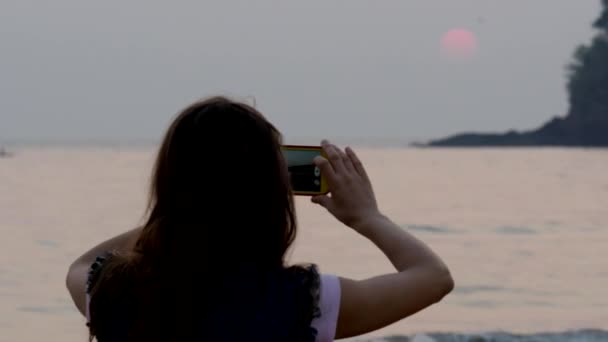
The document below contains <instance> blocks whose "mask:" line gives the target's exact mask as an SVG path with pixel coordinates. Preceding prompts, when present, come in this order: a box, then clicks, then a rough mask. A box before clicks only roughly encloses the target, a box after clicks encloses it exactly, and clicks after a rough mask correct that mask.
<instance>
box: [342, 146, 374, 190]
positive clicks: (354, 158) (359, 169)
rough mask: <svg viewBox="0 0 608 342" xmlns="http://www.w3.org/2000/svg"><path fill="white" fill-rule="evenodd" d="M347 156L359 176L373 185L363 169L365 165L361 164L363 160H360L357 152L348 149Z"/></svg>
mask: <svg viewBox="0 0 608 342" xmlns="http://www.w3.org/2000/svg"><path fill="white" fill-rule="evenodd" d="M346 155H348V159H349V160H350V162H351V163H352V165H353V167H354V168H355V170H356V171H357V173H358V174H359V176H361V177H362V178H363V179H364V180H365V181H366V182H368V183H371V181H370V179H369V176H368V175H367V172H366V171H365V168H364V167H363V163H361V160H360V159H359V157H357V154H356V153H355V151H353V149H352V148H350V147H347V148H346Z"/></svg>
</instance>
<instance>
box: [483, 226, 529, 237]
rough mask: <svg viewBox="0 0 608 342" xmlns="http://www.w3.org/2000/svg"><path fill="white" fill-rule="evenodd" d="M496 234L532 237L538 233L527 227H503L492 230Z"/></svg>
mask: <svg viewBox="0 0 608 342" xmlns="http://www.w3.org/2000/svg"><path fill="white" fill-rule="evenodd" d="M494 231H495V232H496V233H498V234H503V235H534V234H537V233H538V232H537V231H536V230H534V229H532V228H528V227H516V226H504V227H498V228H496V229H495V230H494Z"/></svg>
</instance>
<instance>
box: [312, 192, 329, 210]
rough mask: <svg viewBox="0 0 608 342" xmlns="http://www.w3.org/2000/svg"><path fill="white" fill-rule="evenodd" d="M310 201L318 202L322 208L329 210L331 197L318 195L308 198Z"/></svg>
mask: <svg viewBox="0 0 608 342" xmlns="http://www.w3.org/2000/svg"><path fill="white" fill-rule="evenodd" d="M310 201H311V202H312V203H315V204H318V205H320V206H322V207H323V208H325V209H327V210H329V206H330V205H331V197H329V196H327V195H318V196H313V197H311V198H310Z"/></svg>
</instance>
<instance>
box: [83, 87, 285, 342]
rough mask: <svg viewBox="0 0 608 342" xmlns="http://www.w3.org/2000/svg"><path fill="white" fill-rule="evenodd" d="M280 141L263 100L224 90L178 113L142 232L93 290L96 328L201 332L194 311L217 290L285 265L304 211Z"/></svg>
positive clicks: (153, 334)
mask: <svg viewBox="0 0 608 342" xmlns="http://www.w3.org/2000/svg"><path fill="white" fill-rule="evenodd" d="M280 146H281V136H280V133H279V132H278V130H277V129H276V128H275V127H274V126H273V125H272V124H270V123H269V122H268V121H267V120H266V119H265V118H264V117H263V116H262V115H261V114H260V113H259V112H258V111H257V110H256V109H254V108H253V107H251V106H249V105H247V104H244V103H239V102H235V101H232V100H229V99H227V98H224V97H213V98H210V99H207V100H204V101H201V102H197V103H194V104H193V105H191V106H190V107H188V108H186V109H185V110H184V111H183V112H181V113H180V114H179V115H178V116H177V118H176V119H175V120H174V122H173V123H172V124H171V126H170V127H169V129H168V131H167V133H166V135H165V137H164V140H163V142H162V144H161V146H160V149H159V151H158V156H157V159H156V164H155V167H154V172H153V176H152V182H151V188H150V198H149V210H148V213H149V214H148V217H147V221H146V222H145V224H144V225H143V228H142V232H141V236H140V237H139V239H138V241H137V243H136V245H135V248H134V249H133V251H132V252H131V253H126V254H121V255H114V256H113V257H112V258H111V259H110V260H109V261H108V262H107V265H105V266H104V268H103V272H102V273H101V275H100V276H99V281H97V282H96V283H95V286H94V287H93V290H92V292H91V294H92V301H91V304H90V313H91V322H90V333H91V338H93V336H97V338H98V340H104V339H110V338H112V334H114V333H113V332H112V331H116V330H117V329H118V330H121V331H122V332H121V333H120V335H122V334H123V333H124V332H128V336H129V341H140V340H142V341H143V340H145V341H160V340H163V341H165V340H167V341H168V340H173V341H175V340H185V339H187V338H192V337H194V336H198V334H200V331H198V330H197V329H198V328H197V327H196V322H195V321H194V320H195V317H201V316H205V315H211V314H212V312H211V311H213V310H214V308H216V307H218V306H221V305H223V304H222V303H221V300H219V299H218V298H217V297H218V296H225V295H227V294H226V292H227V291H229V290H228V289H230V288H231V285H230V284H233V283H234V281H235V279H241V280H242V279H243V278H242V277H243V276H244V275H247V276H246V277H247V278H246V279H248V281H250V284H248V287H250V288H254V289H255V288H256V286H258V285H259V284H261V283H262V281H261V279H263V277H264V275H266V274H270V273H272V272H275V271H277V270H281V269H284V268H285V261H284V258H285V254H286V252H287V251H288V249H289V248H290V246H291V244H292V243H293V241H294V239H295V237H296V220H295V212H294V207H293V198H292V195H291V191H290V186H289V178H288V174H287V169H286V167H285V165H284V160H283V157H282V155H281V150H280ZM239 277H241V278H239ZM256 279H257V280H260V281H257V280H256ZM260 286H261V285H260ZM121 317H122V318H121ZM134 317H135V318H134ZM117 322H118V323H117ZM121 322H122V323H121ZM125 322H129V323H125ZM121 324H123V325H124V327H122V328H121V327H120V326H121ZM116 334H118V333H116ZM123 336H124V335H123Z"/></svg>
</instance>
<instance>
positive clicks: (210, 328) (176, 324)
mask: <svg viewBox="0 0 608 342" xmlns="http://www.w3.org/2000/svg"><path fill="white" fill-rule="evenodd" d="M113 258H114V257H113V256H112V255H106V256H104V257H102V258H98V262H97V263H96V265H97V266H96V267H95V271H93V272H91V273H90V281H89V297H90V298H91V300H90V304H89V305H90V308H92V312H95V313H96V314H95V315H100V314H101V315H104V316H106V318H104V319H103V320H100V321H103V322H104V325H102V326H99V325H97V326H95V331H94V334H95V335H96V336H97V339H98V340H99V341H100V342H104V341H147V342H154V341H168V340H174V339H175V338H179V339H187V340H189V341H207V340H209V341H244V340H247V341H307V342H308V341H310V342H312V341H315V340H316V337H317V335H318V333H317V330H316V329H315V328H314V327H313V326H312V322H313V320H314V319H315V318H319V317H320V316H321V312H320V307H319V294H320V276H319V274H318V272H317V269H316V267H315V266H312V265H311V266H307V267H303V266H292V267H289V268H286V269H277V270H274V271H270V272H267V273H260V272H259V271H257V270H253V269H249V270H245V269H243V270H240V271H236V272H234V273H232V274H229V275H228V274H223V275H217V274H206V275H205V274H204V275H203V276H200V277H198V279H196V280H194V281H193V283H195V284H199V285H198V286H194V287H192V288H185V287H184V286H183V285H179V284H180V283H179V282H177V281H176V282H170V281H164V280H161V279H158V281H155V280H152V279H149V278H148V279H145V280H144V281H138V280H136V279H133V278H134V277H136V272H137V271H136V270H131V271H130V272H125V273H124V274H123V275H122V276H123V278H122V279H121V278H120V277H117V274H116V273H114V276H113V277H107V276H104V271H106V270H105V268H106V267H108V266H109V267H112V265H111V264H112V262H115V260H114V261H113V260H112V259H113ZM127 283H129V284H131V286H125V284H127ZM112 288H113V289H114V290H113V291H111V292H108V291H107V290H108V289H112ZM155 293H156V294H158V295H157V296H155V295H154V294H155ZM108 294H110V296H108ZM166 294H172V295H170V296H167V295H166ZM155 297H157V298H158V299H154V298H155ZM100 303H101V304H100ZM98 306H100V307H102V308H103V309H101V310H105V311H106V312H100V309H98ZM184 306H188V307H191V308H192V309H187V308H184ZM184 313H187V314H186V315H184ZM192 313H194V314H193V315H192ZM95 315H93V316H92V317H91V318H92V319H95V318H96V317H95ZM140 327H142V328H140ZM143 327H145V328H143Z"/></svg>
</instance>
